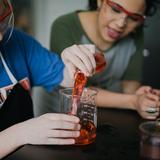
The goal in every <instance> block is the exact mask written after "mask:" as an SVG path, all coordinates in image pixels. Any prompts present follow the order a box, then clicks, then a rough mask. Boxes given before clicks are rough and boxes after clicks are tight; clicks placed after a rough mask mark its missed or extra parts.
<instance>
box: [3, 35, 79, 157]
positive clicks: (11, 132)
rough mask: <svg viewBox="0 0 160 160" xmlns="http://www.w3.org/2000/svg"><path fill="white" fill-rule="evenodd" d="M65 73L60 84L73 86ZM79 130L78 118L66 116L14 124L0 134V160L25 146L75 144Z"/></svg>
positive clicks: (53, 116)
mask: <svg viewBox="0 0 160 160" xmlns="http://www.w3.org/2000/svg"><path fill="white" fill-rule="evenodd" d="M2 39H3V34H2V33H0V41H1V40H2ZM67 73H68V72H67V69H66V68H65V69H64V80H63V82H62V85H65V86H68V85H69V84H73V83H71V82H70V80H71V79H70V78H69V76H67ZM65 77H67V78H65ZM65 79H66V80H65ZM71 81H73V80H71ZM79 130H80V124H79V118H78V117H75V116H72V115H67V114H55V113H50V114H45V115H42V116H40V117H37V118H33V119H30V120H27V121H24V122H22V123H19V124H15V125H13V126H11V127H9V128H7V129H5V130H3V131H1V132H0V159H2V158H3V157H5V156H6V155H8V154H9V153H11V152H13V151H14V150H15V149H17V148H19V147H21V146H23V145H26V144H33V145H42V144H43V145H54V144H55V145H69V144H75V139H74V138H76V137H78V136H79V135H80V132H79Z"/></svg>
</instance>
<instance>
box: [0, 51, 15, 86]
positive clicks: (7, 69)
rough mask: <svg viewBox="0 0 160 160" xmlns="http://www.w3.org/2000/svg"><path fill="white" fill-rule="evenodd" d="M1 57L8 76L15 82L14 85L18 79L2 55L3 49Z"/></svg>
mask: <svg viewBox="0 0 160 160" xmlns="http://www.w3.org/2000/svg"><path fill="white" fill-rule="evenodd" d="M0 58H1V60H2V63H3V66H4V68H5V70H6V72H7V74H8V76H9V78H10V80H11V82H12V83H13V85H15V84H17V82H18V81H17V80H16V78H15V77H14V76H13V74H12V73H11V71H10V70H9V68H8V66H7V64H6V62H5V60H4V58H3V56H2V53H1V51H0Z"/></svg>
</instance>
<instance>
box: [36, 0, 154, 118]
mask: <svg viewBox="0 0 160 160" xmlns="http://www.w3.org/2000/svg"><path fill="white" fill-rule="evenodd" d="M89 2H90V8H91V10H89V11H76V12H72V13H69V14H66V15H64V16H61V17H59V18H58V19H56V20H55V21H54V23H53V25H52V28H51V43H50V46H51V50H52V51H53V50H54V51H56V52H57V53H61V52H62V50H63V49H64V48H66V47H69V46H71V45H73V44H94V45H95V46H96V50H97V51H100V52H103V53H104V55H105V58H106V61H107V67H106V69H105V70H104V71H103V72H101V73H98V74H95V75H94V76H92V77H90V78H89V80H88V84H87V85H88V86H94V87H97V88H102V89H103V92H102V93H104V94H105V92H104V91H105V90H106V96H107V97H111V96H109V95H112V92H113V95H112V96H115V97H116V95H114V92H123V93H125V94H134V93H135V92H136V90H137V89H138V88H139V87H140V85H141V81H142V64H143V48H144V45H143V23H144V21H145V17H146V16H148V15H150V13H151V10H152V9H153V7H154V5H155V4H156V3H155V1H152V2H151V1H150V2H148V1H145V0H140V1H138V0H136V1H135V0H130V1H127V0H113V1H112V0H96V1H93V0H91V1H89ZM133 2H134V3H133ZM93 6H94V7H93ZM70 56H72V55H70ZM107 90H108V92H107ZM58 91H59V88H57V90H56V91H54V92H53V93H52V94H50V95H49V94H48V93H47V92H44V91H43V90H42V89H40V90H39V92H40V93H39V94H40V95H41V96H42V97H45V101H43V102H38V103H37V102H36V103H37V104H35V105H36V110H35V112H36V114H41V113H43V112H50V111H53V112H58V111H59V108H58V101H59V95H58ZM109 91H111V92H109ZM108 94H109V95H108ZM117 94H118V93H117ZM102 96H103V94H102ZM38 97H39V96H38ZM107 97H106V99H107ZM38 99H39V98H38ZM100 99H101V102H100V101H99V103H98V104H99V106H112V105H113V107H117V105H118V104H114V103H113V104H112V103H103V102H102V101H103V100H102V98H100ZM112 101H114V99H113V100H112ZM120 101H121V99H119V102H118V103H119V104H120ZM127 105H128V106H127ZM127 105H126V106H125V108H129V109H135V106H134V107H133V106H132V107H131V106H129V104H128V103H127ZM123 107H124V106H123ZM143 117H146V116H143Z"/></svg>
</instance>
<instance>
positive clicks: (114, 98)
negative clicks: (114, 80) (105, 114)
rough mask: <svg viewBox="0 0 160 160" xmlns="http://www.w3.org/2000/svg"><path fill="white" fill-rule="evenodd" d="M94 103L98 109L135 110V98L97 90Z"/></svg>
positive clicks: (131, 95)
mask: <svg viewBox="0 0 160 160" xmlns="http://www.w3.org/2000/svg"><path fill="white" fill-rule="evenodd" d="M98 90H99V91H98V94H97V96H96V97H95V103H96V105H97V106H99V107H111V108H124V109H135V106H136V100H137V96H136V95H134V94H122V93H114V92H110V91H106V90H102V89H98Z"/></svg>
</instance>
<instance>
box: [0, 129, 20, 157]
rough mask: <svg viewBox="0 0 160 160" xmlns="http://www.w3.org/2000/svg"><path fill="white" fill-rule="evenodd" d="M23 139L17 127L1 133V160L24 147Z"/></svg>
mask: <svg viewBox="0 0 160 160" xmlns="http://www.w3.org/2000/svg"><path fill="white" fill-rule="evenodd" d="M21 139H22V138H21V136H19V134H18V130H17V128H16V126H12V127H10V128H8V129H6V130H4V131H2V132H0V159H2V158H3V157H5V156H7V155H8V154H9V153H11V152H13V151H14V150H16V149H17V148H18V147H20V146H22V145H23V143H22V141H21Z"/></svg>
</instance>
